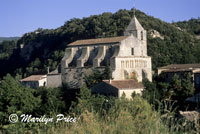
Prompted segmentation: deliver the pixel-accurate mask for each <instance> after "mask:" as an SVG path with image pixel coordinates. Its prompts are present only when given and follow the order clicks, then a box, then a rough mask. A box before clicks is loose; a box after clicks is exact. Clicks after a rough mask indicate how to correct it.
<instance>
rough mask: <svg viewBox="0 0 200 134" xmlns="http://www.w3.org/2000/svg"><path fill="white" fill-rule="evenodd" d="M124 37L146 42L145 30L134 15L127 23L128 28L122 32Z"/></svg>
mask: <svg viewBox="0 0 200 134" xmlns="http://www.w3.org/2000/svg"><path fill="white" fill-rule="evenodd" d="M124 35H125V36H129V35H133V36H135V37H136V38H137V39H139V40H141V41H144V42H146V40H147V37H146V30H144V28H143V27H142V26H141V24H140V23H139V21H138V20H137V18H136V17H135V15H134V16H133V18H132V19H131V22H130V23H129V25H128V27H127V28H126V30H125V31H124Z"/></svg>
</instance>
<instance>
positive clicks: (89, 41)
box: [68, 36, 128, 46]
mask: <svg viewBox="0 0 200 134" xmlns="http://www.w3.org/2000/svg"><path fill="white" fill-rule="evenodd" d="M127 37H128V36H118V37H111V38H98V39H87V40H77V41H75V42H72V43H70V44H68V46H80V45H94V44H105V43H119V42H121V41H122V40H124V39H126V38H127Z"/></svg>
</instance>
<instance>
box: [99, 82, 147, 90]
mask: <svg viewBox="0 0 200 134" xmlns="http://www.w3.org/2000/svg"><path fill="white" fill-rule="evenodd" d="M103 82H105V83H107V84H110V85H112V86H113V87H116V88H118V89H138V88H144V86H143V85H142V83H139V82H137V81H136V80H103Z"/></svg>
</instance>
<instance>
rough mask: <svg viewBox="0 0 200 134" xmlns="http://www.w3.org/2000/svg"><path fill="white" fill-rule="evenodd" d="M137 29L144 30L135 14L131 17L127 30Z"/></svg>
mask: <svg viewBox="0 0 200 134" xmlns="http://www.w3.org/2000/svg"><path fill="white" fill-rule="evenodd" d="M136 30H141V31H142V30H144V29H143V27H142V26H141V24H140V23H139V21H138V20H137V18H136V17H135V16H134V17H133V18H132V19H131V22H130V23H129V25H128V27H127V28H126V31H136Z"/></svg>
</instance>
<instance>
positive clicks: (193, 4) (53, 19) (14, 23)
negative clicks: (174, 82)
mask: <svg viewBox="0 0 200 134" xmlns="http://www.w3.org/2000/svg"><path fill="white" fill-rule="evenodd" d="M133 7H135V8H136V9H139V10H141V11H142V12H144V13H146V14H147V15H151V16H154V17H156V18H160V19H161V20H163V21H166V22H172V21H175V22H176V21H183V20H189V19H191V18H198V17H200V0H0V37H13V36H19V37H21V36H22V35H23V34H24V33H27V32H32V31H35V30H36V29H38V28H44V29H46V28H48V29H55V28H58V27H60V26H62V25H63V24H64V23H65V22H66V21H67V20H70V19H72V18H83V17H89V16H90V15H97V14H102V13H103V12H112V13H115V12H117V11H118V10H119V9H128V10H130V9H131V8H133Z"/></svg>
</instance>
